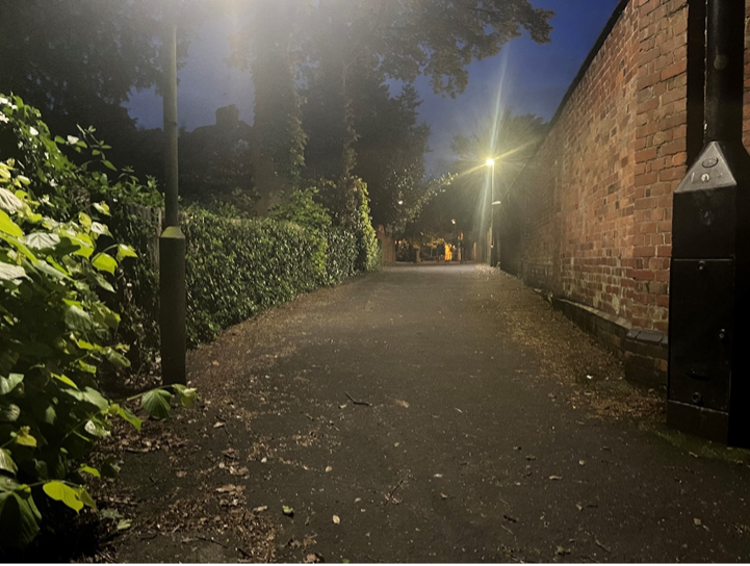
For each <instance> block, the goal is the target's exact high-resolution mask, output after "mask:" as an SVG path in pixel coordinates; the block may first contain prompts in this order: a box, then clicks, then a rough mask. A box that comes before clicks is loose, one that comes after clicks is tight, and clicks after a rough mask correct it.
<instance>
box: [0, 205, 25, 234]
mask: <svg viewBox="0 0 750 566" xmlns="http://www.w3.org/2000/svg"><path fill="white" fill-rule="evenodd" d="M0 232H5V233H6V234H10V235H11V236H15V237H16V238H23V230H21V228H20V227H19V226H18V224H16V223H15V222H13V221H12V220H11V219H10V216H8V215H7V214H6V213H5V211H3V210H0Z"/></svg>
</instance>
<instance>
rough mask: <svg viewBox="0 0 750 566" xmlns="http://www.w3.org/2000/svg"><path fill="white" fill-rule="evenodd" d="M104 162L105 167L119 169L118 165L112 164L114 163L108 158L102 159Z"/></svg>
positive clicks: (113, 169)
mask: <svg viewBox="0 0 750 566" xmlns="http://www.w3.org/2000/svg"><path fill="white" fill-rule="evenodd" d="M102 163H103V164H104V166H105V167H106V168H107V169H112V171H117V167H115V166H114V165H112V163H111V162H110V161H107V160H106V159H105V160H104V161H102Z"/></svg>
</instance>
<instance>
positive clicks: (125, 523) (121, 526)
mask: <svg viewBox="0 0 750 566" xmlns="http://www.w3.org/2000/svg"><path fill="white" fill-rule="evenodd" d="M132 525H133V521H132V519H122V520H121V521H120V522H118V523H117V530H118V531H124V530H126V529H129V528H130V527H131V526H132Z"/></svg>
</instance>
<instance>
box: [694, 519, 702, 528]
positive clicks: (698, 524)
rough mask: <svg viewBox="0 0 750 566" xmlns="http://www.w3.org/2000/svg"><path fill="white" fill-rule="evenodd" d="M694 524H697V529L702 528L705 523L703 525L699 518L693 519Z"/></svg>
mask: <svg viewBox="0 0 750 566" xmlns="http://www.w3.org/2000/svg"><path fill="white" fill-rule="evenodd" d="M693 523H695V526H696V527H700V526H701V525H702V524H703V523H701V520H700V519H698V518H697V517H696V518H695V519H693Z"/></svg>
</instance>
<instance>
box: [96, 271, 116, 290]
mask: <svg viewBox="0 0 750 566" xmlns="http://www.w3.org/2000/svg"><path fill="white" fill-rule="evenodd" d="M93 276H94V281H96V284H97V285H99V287H101V288H102V289H104V290H105V291H109V292H110V293H114V292H115V288H114V287H112V284H111V283H110V282H109V281H107V280H106V279H105V278H104V277H103V276H102V275H101V274H99V273H93Z"/></svg>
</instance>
